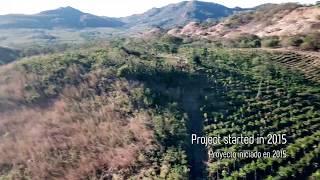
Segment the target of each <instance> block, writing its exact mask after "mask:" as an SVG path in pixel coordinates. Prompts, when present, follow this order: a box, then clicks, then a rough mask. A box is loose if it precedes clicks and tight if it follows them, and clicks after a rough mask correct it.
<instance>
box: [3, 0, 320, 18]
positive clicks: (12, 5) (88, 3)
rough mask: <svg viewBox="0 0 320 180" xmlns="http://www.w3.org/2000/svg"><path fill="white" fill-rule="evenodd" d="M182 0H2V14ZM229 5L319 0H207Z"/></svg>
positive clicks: (142, 6)
mask: <svg viewBox="0 0 320 180" xmlns="http://www.w3.org/2000/svg"><path fill="white" fill-rule="evenodd" d="M181 1H182V0H0V14H10V13H19V14H33V13H37V12H40V11H43V10H48V9H55V8H58V7H63V6H72V7H74V8H77V9H80V10H81V11H84V12H88V13H92V14H96V15H101V16H110V17H122V16H128V15H132V14H136V13H142V12H144V11H146V10H148V9H150V8H152V7H161V6H164V5H167V4H170V3H177V2H181ZM205 1H210V2H216V3H219V4H223V5H225V6H227V7H235V6H240V7H253V6H256V5H259V4H263V3H282V2H300V3H304V4H310V3H315V2H316V1H317V0H293V1H291V0H205Z"/></svg>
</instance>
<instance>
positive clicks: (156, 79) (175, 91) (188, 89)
mask: <svg viewBox="0 0 320 180" xmlns="http://www.w3.org/2000/svg"><path fill="white" fill-rule="evenodd" d="M126 78H127V79H128V80H138V81H140V82H142V83H143V84H144V85H145V87H146V88H149V89H150V90H151V92H152V94H156V96H154V97H153V100H154V106H157V107H163V108H166V107H168V106H169V104H170V103H174V102H176V103H177V104H178V106H179V109H180V110H181V111H182V112H181V113H185V114H187V116H188V120H187V122H186V127H187V133H188V134H187V139H185V143H184V144H186V147H185V149H186V150H187V153H188V162H189V167H190V179H205V177H206V174H207V173H206V164H205V162H206V161H207V160H208V157H207V150H206V148H205V147H204V146H203V145H195V144H193V145H192V144H191V134H197V136H202V135H203V128H204V124H203V123H204V121H203V120H204V118H203V115H202V113H201V111H200V107H201V101H202V100H203V97H204V96H203V91H202V90H203V88H205V87H207V86H209V84H210V82H209V80H208V79H207V77H206V76H205V75H201V74H192V73H187V72H182V71H175V70H170V71H166V72H164V71H155V72H154V73H135V74H130V75H127V76H126Z"/></svg>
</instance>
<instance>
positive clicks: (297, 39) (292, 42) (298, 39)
mask: <svg viewBox="0 0 320 180" xmlns="http://www.w3.org/2000/svg"><path fill="white" fill-rule="evenodd" d="M288 43H289V46H295V47H299V46H300V45H301V44H302V43H303V37H302V36H300V35H296V36H293V37H290V38H289V39H288Z"/></svg>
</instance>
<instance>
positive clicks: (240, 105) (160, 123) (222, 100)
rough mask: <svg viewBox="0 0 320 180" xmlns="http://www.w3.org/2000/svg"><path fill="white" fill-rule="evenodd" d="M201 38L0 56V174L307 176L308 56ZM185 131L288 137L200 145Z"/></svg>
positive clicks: (312, 153)
mask: <svg viewBox="0 0 320 180" xmlns="http://www.w3.org/2000/svg"><path fill="white" fill-rule="evenodd" d="M200 44H201V45H200V46H199V44H198V45H197V44H194V43H184V42H182V40H181V39H179V38H175V37H168V36H165V37H160V38H158V39H154V40H149V41H144V40H141V39H121V40H117V41H113V42H110V43H107V44H104V45H100V46H96V47H95V48H91V49H87V48H85V49H78V50H77V51H73V52H72V53H70V52H66V53H59V54H51V55H43V56H34V57H29V58H24V59H22V60H20V61H18V62H16V63H11V64H9V65H4V66H0V117H1V118H0V140H1V141H0V169H1V171H0V172H1V173H0V179H1V178H2V179H25V178H29V179H178V180H184V179H196V178H202V179H203V178H207V177H210V178H213V179H222V178H225V179H245V178H247V179H266V178H268V179H297V180H298V179H305V178H306V177H309V178H313V177H316V176H317V174H318V171H319V167H318V162H319V157H320V149H319V143H320V141H319V140H320V139H319V136H320V134H319V133H320V132H319V126H320V111H319V106H320V96H319V91H320V89H319V82H320V79H319V76H318V74H319V69H318V67H317V66H316V63H318V61H319V57H317V56H306V55H303V54H297V53H282V52H276V53H273V52H265V51H262V50H259V51H257V50H238V49H222V48H219V49H217V48H212V45H211V44H209V43H205V42H201V43H200ZM309 63H311V64H314V66H311V68H310V66H309V65H308V64H309ZM194 133H196V134H197V135H198V136H200V135H204V136H216V135H221V136H227V135H229V134H230V135H240V134H241V135H246V136H251V135H254V136H257V135H259V136H266V137H267V136H268V134H285V135H286V140H287V142H286V143H285V144H281V143H275V144H273V145H265V144H247V145H244V144H238V145H231V144H225V145H223V144H211V145H209V146H204V145H199V144H198V145H195V144H191V142H190V138H191V134H194ZM212 150H214V151H232V152H233V151H235V152H239V151H246V150H252V151H267V152H272V151H281V152H282V151H284V152H286V153H287V155H286V156H281V157H278V158H274V157H273V158H263V159H261V158H247V159H246V158H245V159H215V158H212V157H209V152H210V151H212ZM226 169H227V170H228V171H226Z"/></svg>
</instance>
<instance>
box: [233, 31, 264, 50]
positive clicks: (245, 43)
mask: <svg viewBox="0 0 320 180" xmlns="http://www.w3.org/2000/svg"><path fill="white" fill-rule="evenodd" d="M236 41H237V42H238V46H239V47H240V48H258V47H261V39H260V38H259V37H258V36H256V35H253V34H242V35H241V36H239V37H238V38H237V40H236Z"/></svg>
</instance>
